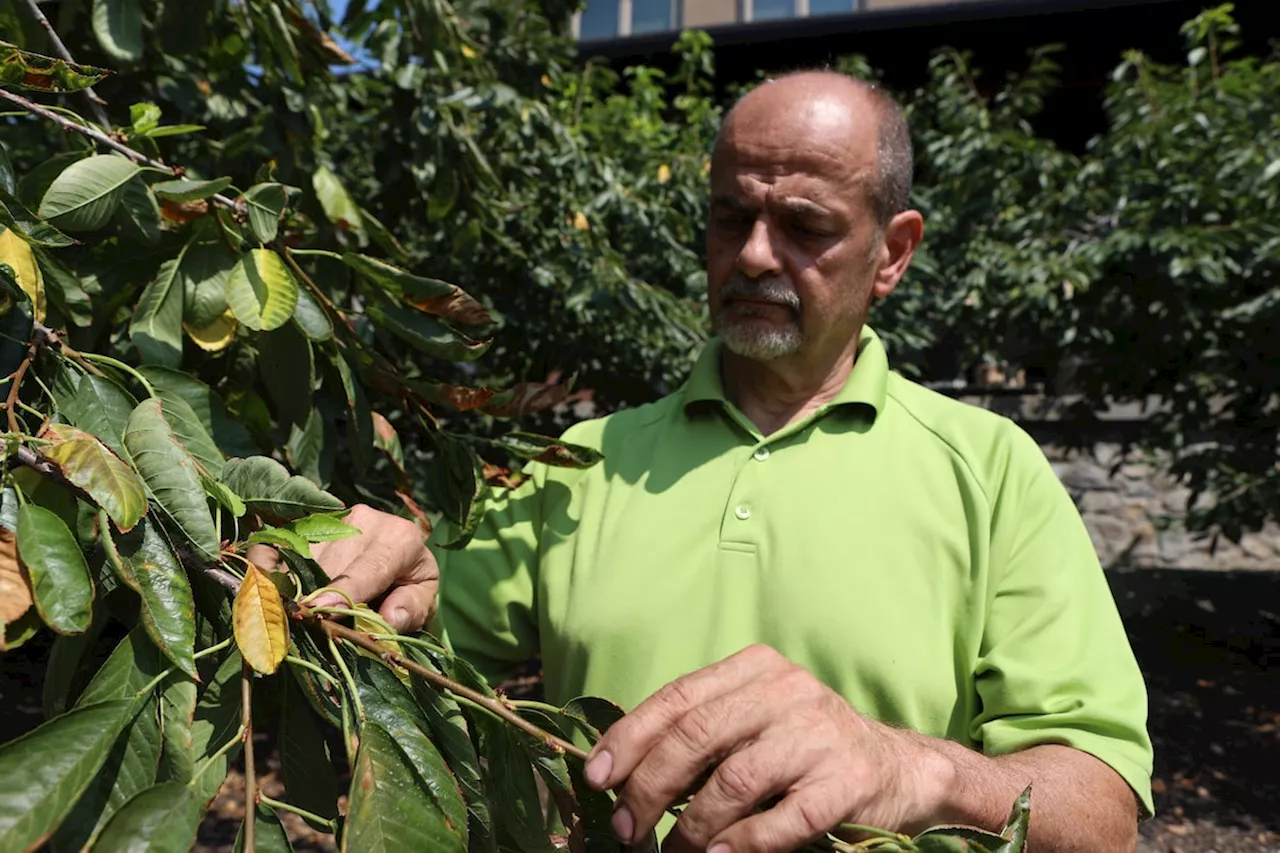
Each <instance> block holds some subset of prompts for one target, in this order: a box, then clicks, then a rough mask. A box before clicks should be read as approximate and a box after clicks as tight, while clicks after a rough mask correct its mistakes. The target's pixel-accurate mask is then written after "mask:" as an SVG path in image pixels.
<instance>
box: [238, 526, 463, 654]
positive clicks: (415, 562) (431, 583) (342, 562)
mask: <svg viewBox="0 0 1280 853" xmlns="http://www.w3.org/2000/svg"><path fill="white" fill-rule="evenodd" d="M345 521H346V522H347V523H348V524H350V525H352V526H353V527H357V528H359V529H360V535H359V536H350V537H348V538H346V539H339V540H338V541H337V542H321V543H318V544H315V545H312V546H311V553H312V555H313V556H314V557H315V558H316V562H317V563H319V564H320V567H321V568H322V569H324V570H325V573H326V574H328V575H329V578H330V580H331V581H332V584H331V585H332V586H333V587H335V588H337V589H340V590H342V591H343V592H345V593H346V594H347V595H349V596H351V598H352V599H353V600H355V601H356V602H372V601H374V600H375V599H377V598H378V597H379V596H381V595H383V594H384V593H385V594H386V597H385V598H384V599H383V600H382V603H381V604H380V605H379V607H378V613H379V614H381V616H382V618H383V619H386V620H387V622H389V623H390V624H391V627H393V628H395V629H396V630H397V631H402V632H403V631H416V630H417V629H419V628H421V627H422V626H423V625H425V624H426V622H427V620H428V619H430V618H431V615H432V614H433V613H434V612H435V609H436V592H437V591H438V590H439V588H440V567H439V566H438V565H436V558H435V557H434V556H433V555H432V553H431V551H430V550H428V549H427V546H426V543H425V542H424V541H423V535H422V531H421V530H419V529H418V526H417V525H416V524H414V523H413V522H412V521H409V520H408V519H404V518H400V517H399V516H395V515H390V514H389V513H385V512H379V511H378V510H376V509H373V508H372V507H369V506H365V505H364V504H356V505H355V506H353V507H352V508H351V512H350V513H349V514H348V515H347V516H346V518H345ZM246 556H247V557H248V559H249V560H250V561H252V562H253V563H255V564H256V565H259V566H261V567H263V568H274V567H275V565H276V564H277V563H278V562H279V560H280V557H279V555H278V554H277V553H276V551H275V549H274V548H270V547H268V546H266V545H255V546H253V547H251V548H250V549H249V551H248V553H247V554H246ZM311 604H312V606H334V605H342V604H345V602H344V601H343V599H342V596H340V595H338V594H336V593H331V592H330V593H324V594H322V595H319V596H317V597H316V599H315V600H314V601H313V602H311Z"/></svg>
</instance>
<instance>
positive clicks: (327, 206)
mask: <svg viewBox="0 0 1280 853" xmlns="http://www.w3.org/2000/svg"><path fill="white" fill-rule="evenodd" d="M311 186H312V188H313V189H314V190H315V191H316V198H317V199H319V200H320V206H321V208H323V209H324V215H325V216H326V217H327V218H328V220H329V221H330V222H332V223H333V224H334V225H335V226H337V228H338V230H339V231H353V232H355V233H357V234H359V235H360V236H363V235H364V217H363V216H362V215H361V213H360V207H359V205H357V204H356V203H355V201H354V200H353V199H352V198H351V194H350V193H348V192H347V188H346V187H344V186H343V185H342V180H341V179H340V178H339V177H338V176H337V175H335V174H334V173H333V172H332V170H330V169H329V168H328V167H327V166H320V167H318V168H317V169H316V170H315V173H314V174H312V176H311Z"/></svg>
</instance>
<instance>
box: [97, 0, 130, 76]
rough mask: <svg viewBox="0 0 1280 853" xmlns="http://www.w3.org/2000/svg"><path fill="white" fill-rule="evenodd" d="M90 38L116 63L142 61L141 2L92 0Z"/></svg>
mask: <svg viewBox="0 0 1280 853" xmlns="http://www.w3.org/2000/svg"><path fill="white" fill-rule="evenodd" d="M93 34H94V35H95V36H97V37H98V44H100V45H102V49H103V50H104V51H106V52H107V55H108V56H110V57H111V58H112V59H114V60H116V61H117V62H133V61H134V60H136V59H140V58H142V4H141V2H140V0H93Z"/></svg>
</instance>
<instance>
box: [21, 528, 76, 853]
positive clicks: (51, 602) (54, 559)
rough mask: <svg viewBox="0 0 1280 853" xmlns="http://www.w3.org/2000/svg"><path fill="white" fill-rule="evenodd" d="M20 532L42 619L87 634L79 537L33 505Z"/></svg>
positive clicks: (54, 626)
mask: <svg viewBox="0 0 1280 853" xmlns="http://www.w3.org/2000/svg"><path fill="white" fill-rule="evenodd" d="M16 533H17V535H18V553H19V555H21V558H22V563H23V565H25V566H26V567H27V573H28V576H29V577H30V578H31V592H32V597H33V598H34V599H35V605H36V610H37V611H39V613H40V618H41V619H43V620H44V623H45V624H46V625H48V626H49V627H50V628H52V629H53V630H54V631H56V632H58V633H59V634H80V633H82V632H84V631H85V630H86V629H88V627H89V623H90V622H91V621H92V619H93V579H92V578H90V577H89V567H88V565H86V564H85V561H84V554H82V553H80V546H79V544H77V543H76V538H75V536H74V535H73V534H72V533H71V531H70V530H69V529H68V528H67V525H66V524H65V523H64V522H63V521H62V519H61V518H59V517H58V516H57V515H56V514H55V513H53V512H51V511H50V510H47V509H45V508H44V507H42V506H37V505H35V504H33V503H27V504H23V505H22V507H21V508H20V509H19V510H18V529H17V531H16ZM0 849H3V848H0Z"/></svg>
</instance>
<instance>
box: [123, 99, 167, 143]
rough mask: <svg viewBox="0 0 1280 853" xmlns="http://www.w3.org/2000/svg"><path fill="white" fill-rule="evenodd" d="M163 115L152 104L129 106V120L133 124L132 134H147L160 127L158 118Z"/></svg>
mask: <svg viewBox="0 0 1280 853" xmlns="http://www.w3.org/2000/svg"><path fill="white" fill-rule="evenodd" d="M161 115H163V113H162V112H161V111H160V108H159V107H158V106H156V105H155V104H152V103H141V104H130V105H129V120H130V121H131V122H132V123H133V130H132V132H133V133H135V134H143V135H145V134H147V133H148V132H150V131H152V130H155V129H156V128H157V127H158V126H159V125H160V116H161Z"/></svg>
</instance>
